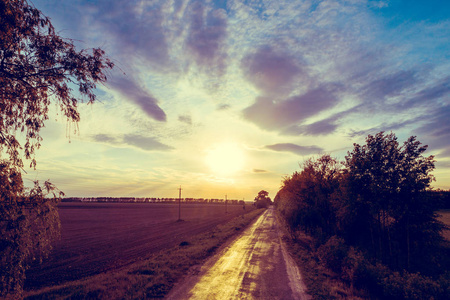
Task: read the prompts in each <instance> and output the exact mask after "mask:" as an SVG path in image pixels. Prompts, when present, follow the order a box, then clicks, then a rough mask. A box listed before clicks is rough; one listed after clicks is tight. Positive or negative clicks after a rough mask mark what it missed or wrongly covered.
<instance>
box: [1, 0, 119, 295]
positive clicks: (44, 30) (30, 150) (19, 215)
mask: <svg viewBox="0 0 450 300" xmlns="http://www.w3.org/2000/svg"><path fill="white" fill-rule="evenodd" d="M112 67H113V63H112V62H111V61H110V60H109V59H108V58H107V57H105V55H104V52H103V50H101V49H92V50H89V51H88V50H81V51H77V50H76V49H75V46H74V44H73V41H72V40H70V39H63V38H61V37H60V36H58V35H57V34H56V33H55V29H54V27H53V26H52V24H51V22H50V19H49V18H47V17H46V16H44V15H43V14H42V13H41V12H40V11H39V10H38V9H36V8H35V7H33V6H32V5H30V4H29V3H28V2H27V1H26V0H0V177H1V183H0V184H1V185H0V192H1V194H0V231H1V233H0V257H1V265H0V270H1V271H0V274H1V284H0V298H3V297H7V295H10V296H11V295H13V296H11V297H20V294H21V291H22V285H23V281H24V274H25V269H26V265H27V264H26V262H27V259H30V258H31V259H33V258H36V257H38V256H39V255H38V254H45V253H47V252H48V249H49V247H50V245H51V241H52V240H54V239H55V238H56V237H57V236H58V235H59V218H58V214H57V210H56V202H57V199H58V197H59V196H60V195H61V194H57V193H56V189H55V187H54V186H53V185H52V184H51V183H49V182H46V183H45V184H44V186H43V187H41V186H40V185H39V183H38V182H36V183H35V186H34V187H33V188H32V189H31V190H29V191H28V190H27V189H25V188H24V187H23V181H22V177H21V174H20V168H22V167H23V159H22V158H23V157H25V159H29V160H30V161H31V163H30V166H32V167H36V161H35V151H36V150H37V149H39V147H40V143H41V141H42V137H41V136H40V129H41V128H42V127H43V126H44V122H45V120H47V119H48V107H49V105H50V103H51V102H52V101H54V102H55V103H57V104H58V105H59V108H60V110H61V112H62V114H63V115H64V116H65V117H66V118H67V121H68V122H75V123H76V122H78V121H79V120H80V115H79V113H78V111H77V105H78V103H79V102H83V101H84V100H86V101H87V102H88V103H92V102H94V101H95V99H96V97H95V94H94V90H95V88H96V84H97V83H103V82H105V81H106V75H105V71H106V70H107V69H111V68H112ZM74 88H76V91H74ZM18 133H19V134H20V135H23V140H24V144H21V143H20V140H21V139H20V138H19V136H18ZM21 151H23V153H21ZM2 155H3V156H5V155H6V159H5V158H3V159H1V158H2ZM49 195H52V196H53V197H50V198H48V196H49Z"/></svg>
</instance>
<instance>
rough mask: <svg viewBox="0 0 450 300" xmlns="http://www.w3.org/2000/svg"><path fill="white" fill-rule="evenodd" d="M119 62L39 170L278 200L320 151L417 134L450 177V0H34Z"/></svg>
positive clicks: (120, 185)
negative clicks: (286, 182) (383, 135)
mask: <svg viewBox="0 0 450 300" xmlns="http://www.w3.org/2000/svg"><path fill="white" fill-rule="evenodd" d="M32 3H33V4H34V5H35V7H36V8H38V9H40V10H41V11H42V12H43V13H44V14H45V15H46V16H48V17H50V19H51V21H52V23H53V25H54V26H55V28H56V31H57V32H58V33H59V34H60V35H61V36H63V37H67V38H71V39H73V40H74V42H75V44H76V45H77V47H78V49H83V48H88V49H89V48H93V47H101V48H102V49H104V50H105V51H106V53H107V55H108V56H109V57H110V58H111V59H112V60H113V62H114V63H115V65H116V67H115V69H114V70H112V71H110V72H108V74H107V76H108V81H107V82H106V84H104V85H99V86H98V87H97V91H96V94H97V95H98V101H97V102H96V103H95V104H93V105H87V104H82V105H80V106H79V111H80V113H81V121H80V122H79V123H78V124H70V123H68V122H67V121H66V120H65V119H64V118H63V117H61V114H60V113H58V110H57V107H56V105H54V106H51V113H50V119H49V120H48V121H47V123H46V127H45V128H44V129H43V130H42V136H43V142H42V147H41V148H40V150H38V152H37V155H36V159H37V163H38V164H37V169H36V171H33V170H31V169H30V170H28V171H27V174H26V175H25V176H24V178H25V180H26V182H32V181H33V180H47V179H50V180H51V181H52V182H53V183H54V184H55V185H56V186H57V187H58V188H59V189H60V190H62V191H63V192H64V193H65V194H66V195H67V196H73V197H76V196H79V197H88V196H95V197H99V196H111V197H120V196H133V197H178V188H179V187H180V186H181V187H182V189H183V190H182V197H196V198H198V197H202V198H225V195H226V196H227V198H228V199H245V200H252V199H253V198H254V197H255V196H256V195H257V193H258V192H259V191H260V190H262V189H264V190H266V191H268V192H269V196H271V197H272V198H273V197H274V196H275V195H276V193H277V191H278V190H279V188H280V187H281V184H282V181H283V178H284V177H285V176H289V175H291V174H292V173H293V172H294V171H299V170H300V166H301V165H302V163H303V162H304V161H305V160H306V159H308V158H310V157H318V156H319V155H320V154H324V153H326V154H331V155H332V156H333V157H336V158H337V159H338V160H344V159H345V155H346V154H347V151H351V150H352V149H353V143H360V144H363V143H364V141H365V138H366V137H367V135H369V134H372V135H374V134H376V133H377V132H379V131H386V132H391V131H392V132H394V133H395V134H396V135H397V137H398V138H399V141H400V142H401V143H402V142H403V141H405V140H406V139H407V138H408V137H409V136H412V135H414V136H417V139H418V140H419V141H421V142H422V143H423V144H426V145H429V148H428V150H427V152H426V155H435V156H436V160H437V163H436V169H435V171H434V172H433V174H434V176H435V177H436V181H435V182H433V184H432V185H433V186H434V187H435V188H441V189H449V188H450V120H449V117H450V60H449V55H450V40H449V39H450V2H449V1H442V0H426V1H425V0H414V1H411V0H392V1H388V0H383V1H376V0H370V1H368V0H347V1H344V0H342V1H331V0H330V1H280V0H276V1H264V0H229V1H227V0H217V1H207V0H204V1H190V0H179V1H178V0H177V1H174V0H172V1H170V0H169V1H167V0H163V1H157V0H155V1H119V0H103V1H94V0H33V1H32Z"/></svg>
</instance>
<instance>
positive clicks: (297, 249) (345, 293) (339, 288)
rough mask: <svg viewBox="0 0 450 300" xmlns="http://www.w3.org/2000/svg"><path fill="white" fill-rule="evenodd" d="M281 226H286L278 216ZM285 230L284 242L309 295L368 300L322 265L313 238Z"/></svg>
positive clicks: (316, 297) (313, 296)
mask: <svg viewBox="0 0 450 300" xmlns="http://www.w3.org/2000/svg"><path fill="white" fill-rule="evenodd" d="M277 219H278V222H279V224H285V223H284V221H283V219H282V217H280V216H277ZM282 228H285V230H284V231H285V234H284V236H283V241H284V242H285V244H286V246H287V248H288V251H289V252H290V254H291V255H292V257H293V258H294V260H295V261H296V262H297V265H298V266H299V268H300V271H301V274H302V277H303V280H304V283H305V285H306V286H307V288H308V294H309V295H311V296H312V298H313V299H315V300H316V299H324V300H325V299H355V300H360V299H366V296H365V295H364V293H363V292H361V291H358V290H356V289H354V288H353V287H351V286H349V285H348V284H347V283H345V282H344V281H342V280H341V279H340V278H339V276H337V275H336V274H334V273H333V272H332V271H331V270H329V269H328V268H326V267H325V266H323V265H322V264H321V263H320V260H319V258H318V257H317V255H315V253H316V251H315V250H316V249H315V246H316V245H315V242H314V240H313V238H311V237H310V236H307V235H306V234H304V233H302V232H301V231H297V232H295V233H289V232H288V230H287V229H286V228H287V227H286V225H285V226H282Z"/></svg>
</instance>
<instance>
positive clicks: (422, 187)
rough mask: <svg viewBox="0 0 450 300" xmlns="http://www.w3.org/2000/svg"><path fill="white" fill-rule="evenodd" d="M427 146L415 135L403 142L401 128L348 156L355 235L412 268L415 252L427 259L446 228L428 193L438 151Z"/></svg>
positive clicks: (349, 206) (378, 252)
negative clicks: (429, 152) (399, 137)
mask: <svg viewBox="0 0 450 300" xmlns="http://www.w3.org/2000/svg"><path fill="white" fill-rule="evenodd" d="M426 149H427V146H423V145H422V144H421V143H420V142H419V141H417V140H416V137H414V136H412V137H410V138H409V139H407V140H406V141H405V142H404V143H403V145H402V146H400V145H399V143H398V142H397V137H396V136H395V134H393V133H390V134H384V132H380V133H378V134H376V135H375V136H372V135H369V136H368V137H367V139H366V144H365V145H362V146H361V145H358V144H354V149H353V151H352V152H349V153H348V155H347V156H346V162H345V165H346V175H347V177H346V178H347V180H348V189H347V197H346V204H345V205H346V209H347V214H346V216H345V219H346V220H347V222H348V227H347V233H348V235H349V238H350V236H353V237H354V239H355V240H354V242H357V243H359V244H360V245H365V246H369V245H368V244H369V243H370V245H371V246H370V248H371V250H372V253H374V254H375V255H376V257H378V258H380V259H383V260H384V261H387V262H390V263H391V264H397V265H398V266H400V267H405V268H408V269H409V268H411V262H412V259H411V258H412V256H413V255H414V257H417V258H420V259H419V260H418V261H425V257H424V256H423V255H424V254H425V253H430V250H431V248H432V246H436V243H438V242H439V241H440V231H441V229H442V224H440V223H439V222H438V221H437V218H436V215H435V213H434V210H435V207H433V205H431V203H430V202H429V201H428V199H427V197H425V196H426V194H425V193H424V192H425V191H426V190H427V189H428V188H429V187H430V184H431V182H432V181H433V180H434V177H433V175H432V174H431V172H432V171H433V170H434V157H433V156H432V155H431V156H428V157H424V156H423V153H424V152H425V151H426ZM352 228H353V229H356V231H357V232H355V230H353V229H352ZM367 248H369V247H367ZM403 258H405V259H403Z"/></svg>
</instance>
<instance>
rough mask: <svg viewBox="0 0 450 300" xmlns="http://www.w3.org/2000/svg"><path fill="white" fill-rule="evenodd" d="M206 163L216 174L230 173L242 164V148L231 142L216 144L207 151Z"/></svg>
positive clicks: (238, 168)
mask: <svg viewBox="0 0 450 300" xmlns="http://www.w3.org/2000/svg"><path fill="white" fill-rule="evenodd" d="M205 160H206V164H207V165H208V166H209V167H210V168H211V171H213V172H214V173H216V174H218V175H232V174H234V173H236V172H238V171H240V170H241V169H242V167H243V165H244V153H243V151H242V149H241V148H240V147H239V146H238V145H236V144H232V143H223V144H218V145H216V146H214V147H212V148H211V149H209V150H208V151H207V155H206V158H205Z"/></svg>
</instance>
